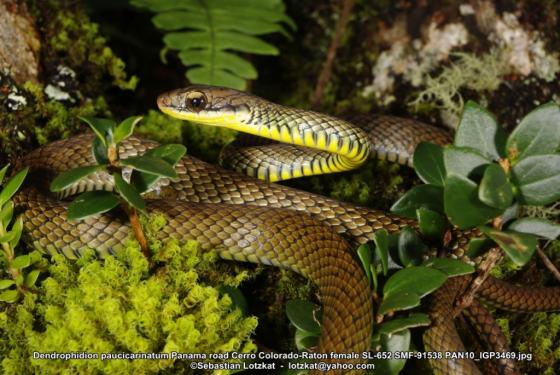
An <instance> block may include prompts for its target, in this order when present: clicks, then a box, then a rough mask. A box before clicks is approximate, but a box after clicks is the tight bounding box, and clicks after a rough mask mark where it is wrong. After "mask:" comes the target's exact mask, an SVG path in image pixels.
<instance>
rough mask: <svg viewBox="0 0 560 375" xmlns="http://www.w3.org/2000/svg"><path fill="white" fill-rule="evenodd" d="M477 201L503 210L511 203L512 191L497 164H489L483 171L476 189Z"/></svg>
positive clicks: (504, 174)
mask: <svg viewBox="0 0 560 375" xmlns="http://www.w3.org/2000/svg"><path fill="white" fill-rule="evenodd" d="M478 199H480V201H481V202H482V203H484V204H486V205H488V206H490V207H495V208H499V209H501V210H505V209H506V208H508V207H509V206H510V205H511V202H512V201H513V190H512V188H511V184H510V183H509V181H508V179H507V176H506V173H505V172H504V170H503V169H502V167H500V166H499V165H498V164H490V165H489V166H487V167H486V169H485V170H484V175H483V176H482V181H480V186H479V188H478Z"/></svg>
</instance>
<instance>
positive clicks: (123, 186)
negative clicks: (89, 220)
mask: <svg viewBox="0 0 560 375" xmlns="http://www.w3.org/2000/svg"><path fill="white" fill-rule="evenodd" d="M113 179H114V180H115V187H116V188H117V191H118V192H119V194H120V195H121V197H123V198H124V200H125V201H126V202H127V203H128V204H129V205H131V206H132V207H134V208H136V209H137V210H139V211H142V212H146V203H145V202H144V200H143V199H142V197H141V196H140V194H138V192H137V191H136V189H134V187H132V186H131V185H129V184H128V182H126V181H125V180H124V179H123V178H122V176H121V175H120V174H118V173H116V172H115V173H113Z"/></svg>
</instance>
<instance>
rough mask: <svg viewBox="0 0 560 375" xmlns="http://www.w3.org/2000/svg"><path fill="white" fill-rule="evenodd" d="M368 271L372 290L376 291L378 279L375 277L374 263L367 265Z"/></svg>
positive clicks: (375, 268)
mask: <svg viewBox="0 0 560 375" xmlns="http://www.w3.org/2000/svg"><path fill="white" fill-rule="evenodd" d="M369 272H370V273H371V280H372V281H373V288H372V291H373V292H374V293H377V287H378V285H379V280H378V279H377V267H376V265H375V263H372V264H370V265H369Z"/></svg>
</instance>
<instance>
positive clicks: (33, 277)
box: [23, 270, 40, 288]
mask: <svg viewBox="0 0 560 375" xmlns="http://www.w3.org/2000/svg"><path fill="white" fill-rule="evenodd" d="M39 274H40V271H39V270H33V271H31V272H29V273H28V274H27V275H25V281H24V283H23V284H24V285H25V286H26V287H28V288H32V287H34V286H35V283H36V282H37V278H38V277H39Z"/></svg>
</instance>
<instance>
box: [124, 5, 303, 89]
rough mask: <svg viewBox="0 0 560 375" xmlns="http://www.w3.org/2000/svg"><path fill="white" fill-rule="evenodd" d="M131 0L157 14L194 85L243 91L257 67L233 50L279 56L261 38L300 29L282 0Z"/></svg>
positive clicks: (169, 44) (156, 22)
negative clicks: (288, 29)
mask: <svg viewBox="0 0 560 375" xmlns="http://www.w3.org/2000/svg"><path fill="white" fill-rule="evenodd" d="M131 4H132V5H134V6H137V7H141V8H147V9H149V10H151V11H152V12H154V13H157V14H156V15H155V16H154V17H153V18H152V22H153V23H154V25H156V27H157V28H159V29H161V30H163V31H164V32H166V35H165V36H164V38H163V41H164V43H165V46H166V48H170V49H174V50H179V58H180V59H181V62H182V63H183V64H184V65H185V66H187V67H189V69H188V70H187V74H186V75H187V78H188V79H189V80H190V81H191V82H192V83H202V84H210V85H218V86H227V87H231V88H235V89H239V90H244V89H245V87H246V80H248V79H255V78H257V70H256V69H255V67H254V66H253V64H251V63H250V62H249V61H247V60H246V59H244V58H242V57H240V56H238V55H236V54H234V53H232V52H241V53H254V54H259V55H277V54H278V53H279V52H278V49H277V48H276V47H274V46H273V45H271V44H269V43H267V42H264V41H263V40H261V39H259V38H257V37H256V36H258V35H264V34H270V33H281V34H283V35H285V36H287V37H289V34H288V31H287V30H286V27H285V26H288V27H289V28H291V29H295V24H294V22H293V21H292V20H291V18H290V17H288V16H287V15H286V14H285V13H284V11H285V9H284V4H283V2H282V0H186V1H181V2H176V1H171V0H165V1H161V0H131Z"/></svg>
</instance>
